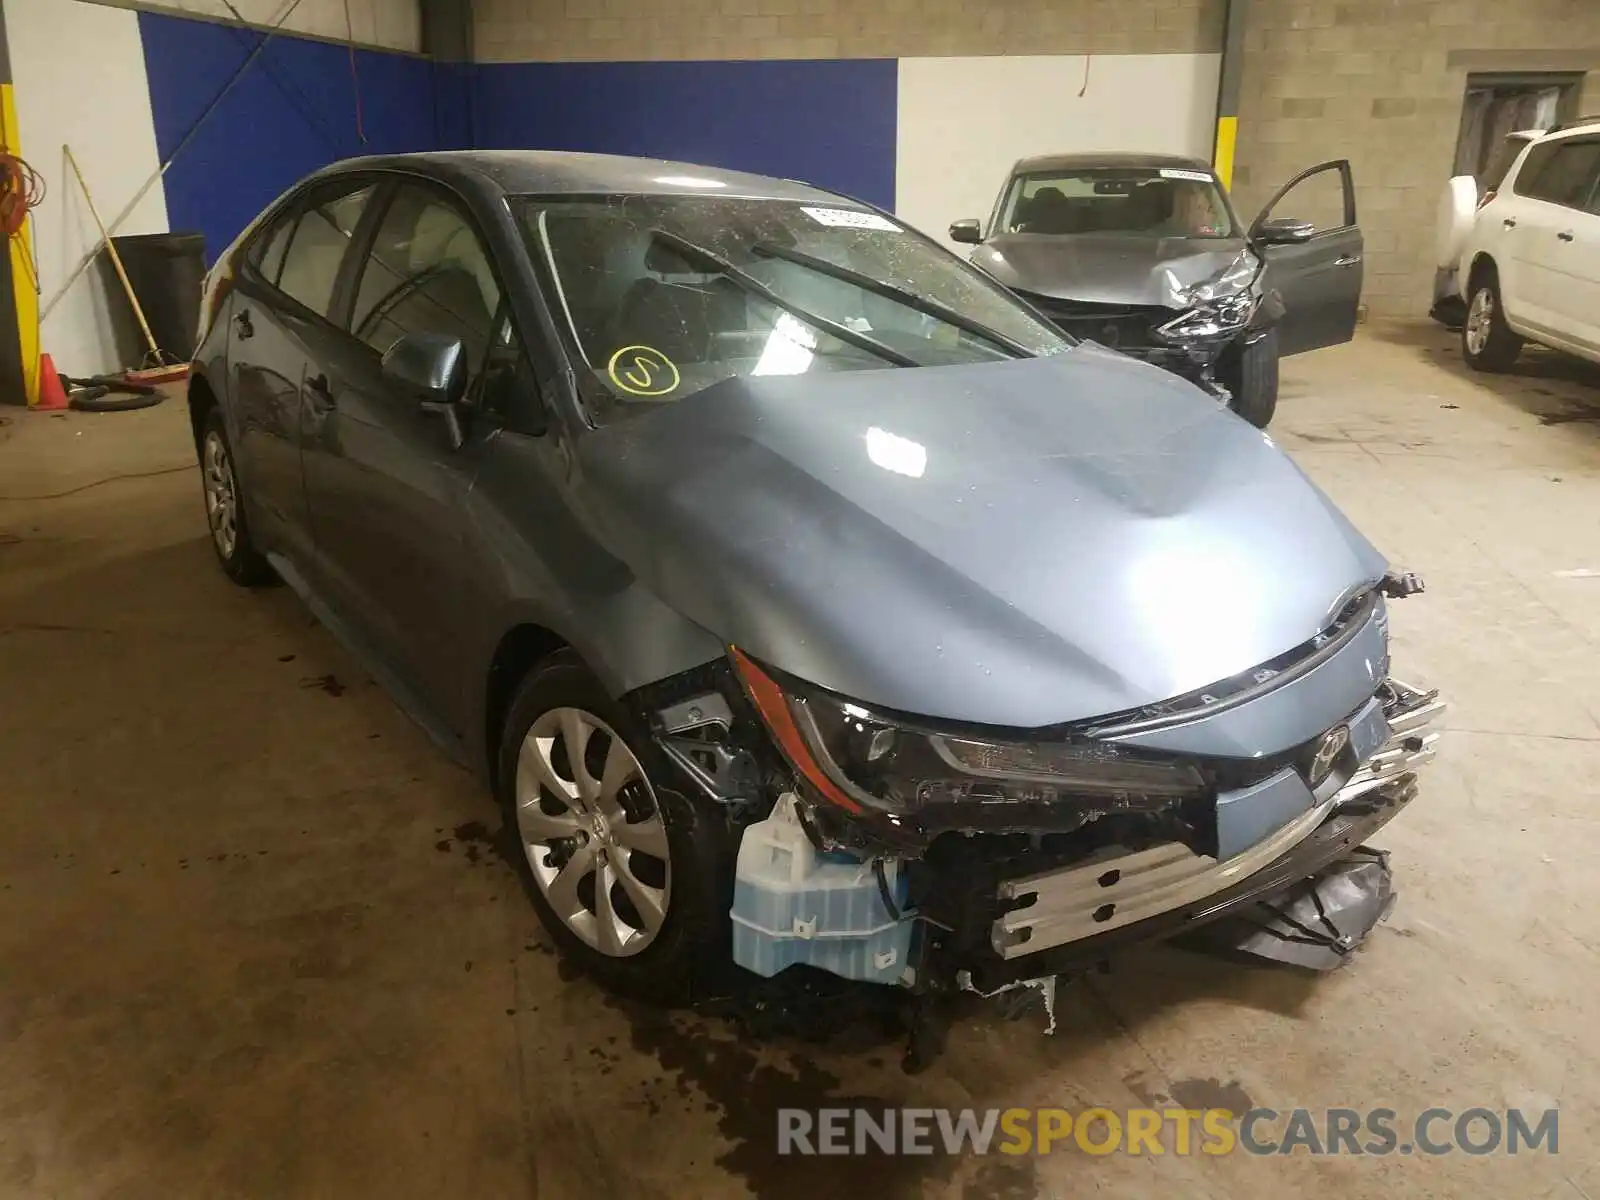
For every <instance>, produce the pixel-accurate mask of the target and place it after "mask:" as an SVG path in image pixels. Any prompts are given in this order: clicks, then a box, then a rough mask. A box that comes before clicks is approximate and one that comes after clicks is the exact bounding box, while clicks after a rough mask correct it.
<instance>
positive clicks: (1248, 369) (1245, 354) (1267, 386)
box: [1227, 329, 1278, 429]
mask: <svg viewBox="0 0 1600 1200" xmlns="http://www.w3.org/2000/svg"><path fill="white" fill-rule="evenodd" d="M1227 385H1228V388H1229V390H1230V391H1231V392H1232V393H1233V398H1232V399H1231V400H1230V401H1229V402H1228V407H1230V408H1231V409H1233V411H1234V412H1236V413H1238V414H1239V415H1240V416H1241V417H1243V418H1244V419H1245V420H1246V421H1249V422H1250V424H1252V425H1254V426H1255V427H1256V428H1257V429H1265V428H1266V427H1267V425H1268V424H1269V423H1270V422H1271V420H1272V414H1273V413H1275V412H1276V411H1277V410H1278V331H1277V330H1276V329H1269V330H1268V331H1267V332H1266V333H1265V334H1263V335H1262V336H1261V337H1260V338H1258V339H1256V340H1255V341H1254V342H1251V343H1250V344H1249V345H1247V346H1244V347H1242V348H1241V349H1240V351H1239V353H1238V356H1237V357H1236V359H1235V362H1234V369H1233V372H1232V377H1231V378H1230V379H1228V380H1227Z"/></svg>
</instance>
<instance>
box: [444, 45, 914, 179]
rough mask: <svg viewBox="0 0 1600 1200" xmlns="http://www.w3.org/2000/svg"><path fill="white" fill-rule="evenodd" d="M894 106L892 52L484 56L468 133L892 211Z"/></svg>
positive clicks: (480, 142) (488, 143) (499, 142)
mask: <svg viewBox="0 0 1600 1200" xmlns="http://www.w3.org/2000/svg"><path fill="white" fill-rule="evenodd" d="M897 103H898V66H897V63H896V62H895V60H894V59H821V60H815V61H787V60H782V61H761V62H594V63H589V62H577V63H486V64H481V65H479V66H478V67H477V68H476V70H475V72H474V89H473V102H472V107H473V126H474V128H473V136H474V141H475V144H476V145H477V146H479V147H480V148H483V149H529V148H531V149H546V150H592V151H600V152H603V153H609V154H641V155H649V156H654V157H661V158H675V159H682V160H685V161H688V162H700V163H705V164H707V165H709V166H717V167H729V168H733V169H736V170H743V171H756V172H758V173H760V174H764V175H780V176H785V177H788V178H791V179H804V180H806V181H807V182H809V183H815V184H819V185H821V186H823V187H828V188H833V189H835V190H837V191H841V192H845V193H848V194H849V195H852V196H857V197H859V198H861V199H863V200H867V201H870V202H871V203H873V204H877V205H880V206H882V207H884V208H891V209H892V208H893V207H894V200H895V194H894V183H895V179H894V169H895V135H896V118H895V110H896V105H897Z"/></svg>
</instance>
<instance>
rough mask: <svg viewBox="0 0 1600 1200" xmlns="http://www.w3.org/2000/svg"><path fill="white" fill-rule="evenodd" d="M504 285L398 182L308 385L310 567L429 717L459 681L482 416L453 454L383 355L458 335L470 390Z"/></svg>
mask: <svg viewBox="0 0 1600 1200" xmlns="http://www.w3.org/2000/svg"><path fill="white" fill-rule="evenodd" d="M501 296H502V292H501V288H500V284H499V282H498V278H497V275H496V273H495V271H494V269H493V268H492V266H491V265H490V261H489V256H488V252H487V251H486V249H485V248H484V243H483V240H482V239H481V238H480V237H479V235H478V233H477V231H476V229H475V227H474V224H473V222H472V220H471V218H470V217H469V215H468V214H467V212H466V210H465V208H464V207H463V206H462V205H460V203H459V202H458V201H457V199H456V198H455V197H454V196H453V195H452V194H451V193H450V192H449V191H448V190H447V189H445V188H443V187H440V186H437V185H434V184H432V183H429V182H427V181H424V180H420V179H418V180H412V179H406V180H405V181H404V182H401V183H399V184H397V185H396V186H395V187H394V189H393V191H392V193H391V195H390V196H389V198H388V199H387V201H386V203H385V205H384V207H383V211H382V213H381V215H380V217H379V219H377V220H376V222H375V223H374V225H373V228H372V230H371V234H370V236H369V237H368V239H367V241H366V245H364V246H363V248H362V252H361V261H360V263H359V265H358V269H357V270H355V271H354V272H352V274H351V277H350V281H349V295H348V296H347V297H345V299H344V300H343V301H342V302H341V312H340V324H342V325H343V326H344V327H345V331H343V332H341V335H340V337H339V339H338V341H339V346H338V348H337V350H332V349H330V352H329V353H328V354H326V355H324V356H323V357H322V358H321V359H320V360H319V361H318V363H317V365H316V370H315V374H314V375H313V376H312V377H310V378H308V380H307V385H306V397H307V405H308V408H307V419H308V433H309V436H308V441H307V447H306V488H307V492H308V495H309V499H310V506H311V519H312V527H313V529H314V530H315V534H316V544H317V559H318V565H319V570H320V571H321V572H322V574H323V576H324V578H326V579H327V580H328V582H329V585H330V588H331V590H332V591H333V592H334V593H335V594H336V595H337V596H338V597H339V599H340V600H341V602H342V603H343V604H345V605H347V606H349V607H351V608H352V609H354V610H356V611H358V612H359V613H360V614H361V617H362V620H363V624H364V625H365V626H366V627H367V630H368V631H369V632H370V633H372V634H375V635H377V638H378V640H379V642H380V645H379V646H378V647H377V648H378V649H379V650H380V651H381V652H382V653H383V654H384V655H385V657H386V658H387V659H388V662H389V664H390V665H391V666H392V667H394V668H395V669H396V670H397V672H398V673H399V674H400V675H401V676H402V679H401V682H402V683H403V684H404V685H406V686H407V687H408V688H409V689H410V690H411V691H412V692H413V693H415V695H416V696H417V697H418V698H419V699H421V700H422V701H423V703H424V704H425V705H426V706H427V707H428V708H429V709H430V710H431V711H432V712H433V714H435V715H444V716H447V717H448V716H449V715H450V710H451V709H452V708H453V706H454V704H455V700H456V698H455V697H454V696H453V695H452V694H451V693H450V681H451V680H452V679H454V678H457V677H458V676H459V674H460V672H459V665H458V661H457V658H456V656H457V654H458V652H459V649H460V647H459V645H458V638H459V634H460V630H459V629H458V628H457V621H456V620H455V612H456V606H455V600H456V595H457V590H458V588H459V585H460V578H461V572H462V569H463V568H462V552H463V551H462V547H463V531H464V526H465V517H464V507H465V500H466V495H467V492H468V491H469V489H470V488H471V486H472V482H473V479H474V478H475V476H476V473H477V469H478V463H479V459H480V454H479V450H480V447H481V445H482V444H483V442H484V441H485V440H486V439H487V438H488V437H490V436H492V434H493V432H494V430H495V428H496V425H495V422H494V419H493V415H492V414H489V413H486V412H484V411H482V410H481V409H479V410H476V411H470V412H466V413H465V414H464V417H463V421H464V426H465V429H466V437H467V441H466V444H465V445H462V446H460V447H457V446H453V445H452V444H451V439H450V436H449V427H448V425H447V424H446V422H445V421H444V420H443V419H442V418H441V416H440V415H438V414H435V413H428V412H425V411H423V409H422V407H421V405H420V404H419V403H418V401H417V400H416V399H415V398H414V397H411V396H407V395H403V394H400V393H398V392H396V391H395V390H393V389H392V388H391V387H390V386H389V384H388V383H387V382H386V380H385V377H384V375H383V371H382V359H383V355H384V353H385V352H386V351H387V350H388V349H389V348H390V347H391V346H392V345H393V344H394V343H395V342H396V341H397V340H399V338H401V337H402V336H404V335H405V334H408V333H418V332H431V333H443V334H448V335H450V336H453V337H459V338H460V339H461V340H462V342H463V344H464V345H465V347H466V350H467V356H468V362H469V364H471V373H472V379H471V381H470V382H469V395H471V394H474V393H473V391H472V389H474V388H475V387H476V385H477V382H478V379H479V376H480V373H481V368H482V365H483V363H484V362H485V359H486V355H487V352H488V349H489V346H490V343H491V341H492V340H493V336H494V332H495V330H496V329H497V328H499V326H497V324H496V320H497V314H499V312H500V310H501Z"/></svg>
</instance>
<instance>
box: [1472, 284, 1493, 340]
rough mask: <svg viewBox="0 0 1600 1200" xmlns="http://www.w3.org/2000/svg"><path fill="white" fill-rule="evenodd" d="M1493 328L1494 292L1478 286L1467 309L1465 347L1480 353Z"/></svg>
mask: <svg viewBox="0 0 1600 1200" xmlns="http://www.w3.org/2000/svg"><path fill="white" fill-rule="evenodd" d="M1493 328H1494V292H1492V291H1491V290H1490V289H1489V288H1488V287H1486V286H1484V287H1479V288H1478V290H1477V291H1475V292H1474V293H1472V304H1471V306H1470V307H1468V309H1467V325H1466V334H1467V349H1468V350H1470V351H1471V352H1472V353H1473V354H1475V355H1476V354H1482V353H1483V351H1484V348H1485V347H1487V346H1488V344H1489V333H1490V331H1491V330H1492V329H1493Z"/></svg>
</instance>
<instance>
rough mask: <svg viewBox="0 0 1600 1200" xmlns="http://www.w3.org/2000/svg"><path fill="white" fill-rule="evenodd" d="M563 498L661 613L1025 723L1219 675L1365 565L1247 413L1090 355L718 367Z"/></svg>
mask: <svg viewBox="0 0 1600 1200" xmlns="http://www.w3.org/2000/svg"><path fill="white" fill-rule="evenodd" d="M578 469H579V472H580V474H581V482H580V484H579V487H578V494H579V498H580V499H579V502H580V506H581V508H582V510H583V511H584V514H585V516H586V518H587V519H588V520H589V521H590V522H591V523H592V525H593V527H594V530H595V533H596V534H597V536H598V537H599V538H600V540H601V541H602V542H603V543H604V544H605V545H606V547H607V548H608V549H610V550H611V551H612V553H614V554H616V555H617V556H618V557H619V558H621V559H622V560H623V561H624V562H626V563H627V564H628V565H629V566H630V567H631V569H632V570H633V571H634V572H635V573H636V574H637V575H638V576H639V577H640V578H641V579H642V580H643V581H644V582H645V583H646V584H647V585H648V586H650V587H652V588H653V589H654V590H655V591H656V593H657V594H658V595H659V596H660V597H661V598H662V599H663V600H665V601H666V602H667V603H668V604H670V605H672V606H673V607H675V608H676V609H677V610H678V611H679V612H680V613H682V614H683V615H684V616H685V617H687V618H688V619H690V620H692V621H694V622H696V623H697V624H699V625H701V626H703V627H704V628H706V629H708V630H710V631H711V632H713V633H715V634H716V635H718V636H719V637H720V638H721V639H722V640H723V641H724V642H727V643H730V644H734V645H737V646H739V647H740V648H741V649H743V650H745V651H746V652H748V653H749V654H751V655H753V656H755V657H756V658H758V659H760V660H764V661H765V662H767V663H769V664H771V665H773V666H775V667H777V668H779V669H781V670H783V671H787V672H790V673H792V674H793V675H795V676H798V677H800V678H802V679H805V680H809V681H811V682H812V683H815V684H818V685H820V686H822V687H824V688H827V689H830V690H832V691H835V692H839V693H842V694H844V695H846V696H850V697H853V698H855V699H857V700H860V701H861V702H863V703H866V704H871V705H874V706H877V707H880V708H888V709H895V710H899V711H901V712H906V713H915V714H921V715H925V716H929V717H936V718H942V719H946V720H951V721H960V722H970V723H974V724H984V725H1001V726H1012V727H1019V728H1029V727H1038V726H1044V725H1051V724H1055V723H1058V722H1065V721H1072V720H1078V719H1082V718H1088V717H1093V716H1101V715H1105V714H1109V713H1114V712H1120V711H1123V710H1126V709H1131V708H1136V707H1140V706H1143V705H1146V704H1151V703H1155V702H1157V701H1160V700H1165V699H1169V698H1171V697H1173V696H1176V695H1180V694H1183V693H1186V692H1190V691H1193V690H1195V689H1197V688H1200V687H1203V686H1205V685H1207V684H1210V683H1213V682H1216V681H1218V680H1221V679H1224V678H1227V677H1230V676H1233V675H1235V674H1238V673H1239V672H1241V671H1244V670H1247V669H1249V668H1251V667H1253V666H1255V665H1257V664H1259V663H1261V662H1264V661H1265V660H1267V659H1270V658H1273V657H1276V656H1277V655H1279V654H1281V653H1283V652H1285V651H1288V650H1290V649H1293V648H1294V647H1295V646H1298V645H1300V644H1302V643H1304V642H1306V641H1308V640H1309V639H1310V638H1312V637H1313V636H1315V635H1316V634H1317V633H1318V632H1319V631H1320V630H1322V629H1323V628H1324V627H1326V626H1327V625H1328V624H1329V622H1330V621H1331V620H1332V618H1333V617H1334V616H1335V614H1336V613H1337V612H1338V610H1339V609H1340V608H1341V606H1342V605H1343V604H1344V603H1345V602H1346V601H1347V600H1348V599H1349V598H1350V597H1351V596H1352V595H1353V594H1355V593H1356V592H1357V591H1358V590H1360V589H1362V588H1364V587H1365V586H1366V585H1368V584H1370V583H1372V582H1374V581H1376V580H1377V579H1378V578H1380V577H1381V575H1382V573H1383V571H1384V569H1385V562H1384V560H1383V558H1382V556H1381V555H1379V554H1378V553H1377V551H1376V550H1374V549H1373V547H1372V546H1371V545H1370V544H1369V543H1368V542H1367V541H1366V540H1365V539H1364V538H1363V537H1362V536H1361V535H1360V534H1359V533H1358V532H1357V531H1356V530H1355V529H1354V528H1353V527H1352V526H1351V525H1350V523H1349V522H1348V521H1347V520H1346V519H1345V517H1344V516H1343V515H1342V514H1341V513H1340V512H1339V511H1338V510H1337V509H1336V508H1335V507H1334V506H1333V504H1332V503H1331V502H1330V501H1329V500H1328V499H1327V498H1326V497H1325V496H1324V495H1323V494H1322V493H1321V492H1320V491H1319V490H1318V489H1317V488H1316V486H1315V485H1313V484H1312V483H1311V482H1310V481H1309V480H1308V479H1307V478H1306V477H1305V476H1304V475H1303V474H1302V473H1301V472H1300V470H1299V469H1298V468H1297V467H1296V466H1295V465H1294V464H1293V463H1292V462H1291V461H1290V460H1289V458H1288V457H1287V456H1286V455H1284V454H1283V453H1282V452H1281V451H1280V450H1278V448H1277V447H1276V446H1275V445H1274V444H1273V443H1272V442H1271V440H1270V439H1269V438H1267V436H1266V435H1265V434H1263V433H1261V432H1260V431H1258V430H1256V429H1254V428H1253V427H1251V426H1250V425H1248V424H1246V423H1245V422H1244V421H1242V420H1240V419H1239V418H1237V417H1235V416H1233V415H1232V414H1231V413H1229V412H1227V411H1226V410H1224V409H1222V408H1220V407H1218V406H1217V404H1216V403H1215V402H1214V401H1212V400H1211V399H1209V398H1208V397H1206V396H1205V395H1204V394H1203V393H1201V392H1200V391H1199V390H1198V389H1196V388H1194V387H1193V386H1191V385H1190V384H1187V383H1185V382H1183V381H1182V380H1179V379H1177V378H1176V377H1174V376H1172V375H1169V374H1167V373H1166V372H1164V371H1161V370H1159V369H1157V368H1154V367H1150V366H1148V365H1146V364H1143V363H1138V362H1135V361H1133V360H1130V359H1126V358H1123V357H1121V356H1119V355H1114V354H1111V353H1109V352H1107V351H1103V350H1099V349H1097V348H1092V347H1088V346H1080V347H1077V348H1076V349H1074V350H1071V351H1069V352H1067V353H1065V354H1062V355H1058V356H1055V357H1051V358H1036V359H1024V360H1018V361H1013V362H1005V363H993V364H986V365H976V366H959V367H941V368H918V369H884V370H875V371H857V372H842V373H837V374H810V375H802V376H793V377H786V378H779V377H767V378H735V379H729V380H726V381H724V382H722V383H720V384H717V385H715V386H713V387H710V388H707V389H706V390H704V391H702V392H698V393H695V394H693V395H690V396H688V397H686V398H684V399H683V400H681V401H679V402H677V403H672V404H664V405H662V406H661V407H660V408H659V409H656V410H655V411H653V412H650V413H648V414H645V415H641V416H638V417H635V418H630V419H624V420H621V421H619V422H617V423H615V424H613V425H611V426H608V427H606V428H603V429H600V430H597V431H595V432H593V433H590V434H586V435H584V437H583V438H582V439H581V441H580V443H579V447H578Z"/></svg>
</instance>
